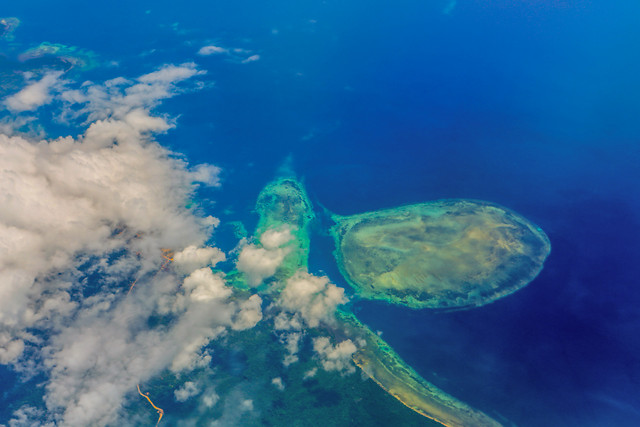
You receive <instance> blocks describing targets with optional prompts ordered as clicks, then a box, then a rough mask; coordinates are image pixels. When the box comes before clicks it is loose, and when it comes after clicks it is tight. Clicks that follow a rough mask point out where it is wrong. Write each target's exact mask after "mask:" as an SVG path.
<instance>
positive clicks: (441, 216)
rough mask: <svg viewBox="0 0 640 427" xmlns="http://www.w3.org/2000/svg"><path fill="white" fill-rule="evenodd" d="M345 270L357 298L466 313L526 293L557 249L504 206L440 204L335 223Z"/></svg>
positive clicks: (334, 232) (341, 265) (338, 219)
mask: <svg viewBox="0 0 640 427" xmlns="http://www.w3.org/2000/svg"><path fill="white" fill-rule="evenodd" d="M333 219H334V221H335V222H336V225H335V226H334V227H333V228H332V235H333V237H334V240H335V243H336V252H335V255H336V259H337V261H338V266H339V268H340V270H341V272H342V274H343V275H344V277H345V278H346V279H347V281H348V282H349V284H350V285H351V286H352V287H353V289H354V291H355V292H356V294H358V296H360V297H361V298H365V299H380V300H385V301H388V302H391V303H394V304H400V305H405V306H409V307H413V308H457V309H460V308H466V307H477V306H481V305H484V304H488V303H490V302H492V301H495V300H497V299H499V298H501V297H503V296H505V295H508V294H510V293H512V292H515V291H516V290H518V289H520V288H522V287H523V286H526V285H527V284H528V283H529V282H530V281H531V280H533V279H534V278H535V277H536V276H537V275H538V273H539V272H540V270H541V269H542V265H543V263H544V260H545V259H546V257H547V255H548V254H549V252H550V250H551V245H550V243H549V239H548V238H547V236H546V234H545V233H544V232H543V231H542V230H541V229H540V228H539V227H537V226H535V225H534V224H532V223H531V222H530V221H528V220H527V219H525V218H523V217H522V216H520V215H518V214H516V213H514V212H512V211H509V210H508V209H506V208H503V207H500V206H498V205H495V204H492V203H487V202H482V201H475V200H463V199H451V200H437V201H433V202H427V203H420V204H416V205H409V206H402V207H398V208H393V209H385V210H379V211H374V212H368V213H364V214H359V215H353V216H344V217H343V216H337V215H335V216H333Z"/></svg>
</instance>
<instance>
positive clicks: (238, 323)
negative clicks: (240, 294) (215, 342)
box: [231, 295, 262, 331]
mask: <svg viewBox="0 0 640 427" xmlns="http://www.w3.org/2000/svg"><path fill="white" fill-rule="evenodd" d="M260 320H262V299H261V298H260V297H259V296H258V295H252V296H250V297H249V299H247V300H245V301H243V302H241V303H240V304H239V305H238V312H237V313H236V315H235V317H234V321H233V324H232V325H231V328H232V329H234V330H237V331H241V330H244V329H250V328H253V327H254V326H256V324H257V323H258V322H259V321H260Z"/></svg>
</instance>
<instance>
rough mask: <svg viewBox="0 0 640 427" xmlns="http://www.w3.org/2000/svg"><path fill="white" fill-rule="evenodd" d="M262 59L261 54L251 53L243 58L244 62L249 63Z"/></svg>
mask: <svg viewBox="0 0 640 427" xmlns="http://www.w3.org/2000/svg"><path fill="white" fill-rule="evenodd" d="M259 60H260V55H251V56H249V57H247V58H245V59H243V60H242V63H243V64H247V63H249V62H256V61H259Z"/></svg>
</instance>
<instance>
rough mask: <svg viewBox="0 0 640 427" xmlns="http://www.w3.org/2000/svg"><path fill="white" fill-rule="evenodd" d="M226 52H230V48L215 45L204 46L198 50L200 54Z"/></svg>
mask: <svg viewBox="0 0 640 427" xmlns="http://www.w3.org/2000/svg"><path fill="white" fill-rule="evenodd" d="M225 53H229V49H227V48H224V47H220V46H214V45H209V46H202V47H201V48H200V50H199V51H198V55H202V56H209V55H219V54H225Z"/></svg>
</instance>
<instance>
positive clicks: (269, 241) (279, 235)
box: [260, 227, 293, 250]
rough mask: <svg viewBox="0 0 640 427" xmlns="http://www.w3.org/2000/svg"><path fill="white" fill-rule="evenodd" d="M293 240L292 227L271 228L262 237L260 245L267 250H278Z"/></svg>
mask: <svg viewBox="0 0 640 427" xmlns="http://www.w3.org/2000/svg"><path fill="white" fill-rule="evenodd" d="M292 239H293V235H292V234H291V227H279V228H271V229H269V230H267V231H265V232H264V233H262V235H261V236H260V243H261V244H262V246H264V247H265V248H266V249H269V250H272V249H277V248H279V247H281V246H284V245H285V244H287V243H289V242H290V241H291V240H292Z"/></svg>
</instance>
